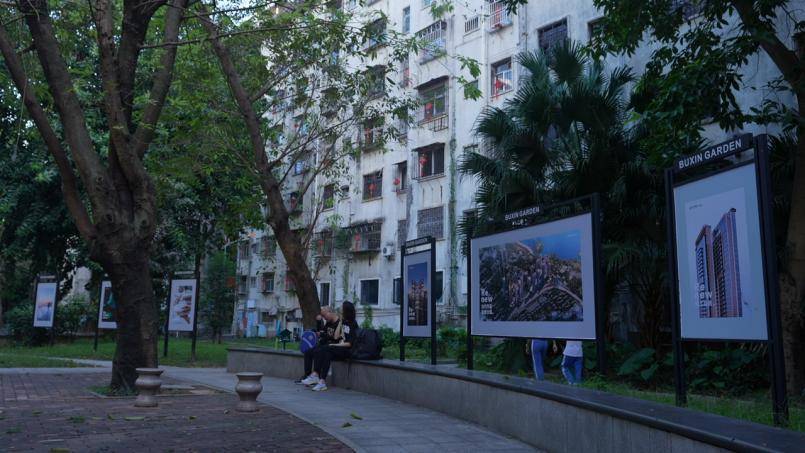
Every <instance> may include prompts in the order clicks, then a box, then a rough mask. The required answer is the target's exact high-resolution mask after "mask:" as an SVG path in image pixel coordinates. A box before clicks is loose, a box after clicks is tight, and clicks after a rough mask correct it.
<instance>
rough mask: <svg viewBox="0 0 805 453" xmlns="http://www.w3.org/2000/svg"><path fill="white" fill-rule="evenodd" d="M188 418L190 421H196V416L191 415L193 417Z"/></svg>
mask: <svg viewBox="0 0 805 453" xmlns="http://www.w3.org/2000/svg"><path fill="white" fill-rule="evenodd" d="M187 418H189V419H190V420H195V419H196V416H195V415H191V416H189V417H187Z"/></svg>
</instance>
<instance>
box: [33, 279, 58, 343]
mask: <svg viewBox="0 0 805 453" xmlns="http://www.w3.org/2000/svg"><path fill="white" fill-rule="evenodd" d="M60 296H61V295H60V294H59V274H58V272H57V273H55V274H53V275H37V276H36V278H34V301H33V302H34V319H33V324H34V327H43V328H46V329H50V339H49V344H50V345H51V346H53V343H54V342H55V340H56V329H55V326H56V308H57V307H58V305H59V297H60Z"/></svg>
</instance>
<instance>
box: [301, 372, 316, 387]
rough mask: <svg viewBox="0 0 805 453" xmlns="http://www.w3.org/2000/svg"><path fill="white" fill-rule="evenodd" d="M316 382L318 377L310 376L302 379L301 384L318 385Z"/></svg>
mask: <svg viewBox="0 0 805 453" xmlns="http://www.w3.org/2000/svg"><path fill="white" fill-rule="evenodd" d="M318 382H319V377H318V376H314V375H312V374H311V375H310V376H308V377H306V378H304V379H302V383H303V384H305V385H314V384H318Z"/></svg>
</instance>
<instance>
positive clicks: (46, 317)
mask: <svg viewBox="0 0 805 453" xmlns="http://www.w3.org/2000/svg"><path fill="white" fill-rule="evenodd" d="M55 313H56V283H37V284H36V301H35V302H34V327H53V316H54V315H55Z"/></svg>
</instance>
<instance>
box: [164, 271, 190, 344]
mask: <svg viewBox="0 0 805 453" xmlns="http://www.w3.org/2000/svg"><path fill="white" fill-rule="evenodd" d="M195 312H196V280H195V279H182V280H172V281H171V295H170V308H169V310H168V316H169V318H168V330H171V331H174V332H192V331H193V319H194V316H195Z"/></svg>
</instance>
